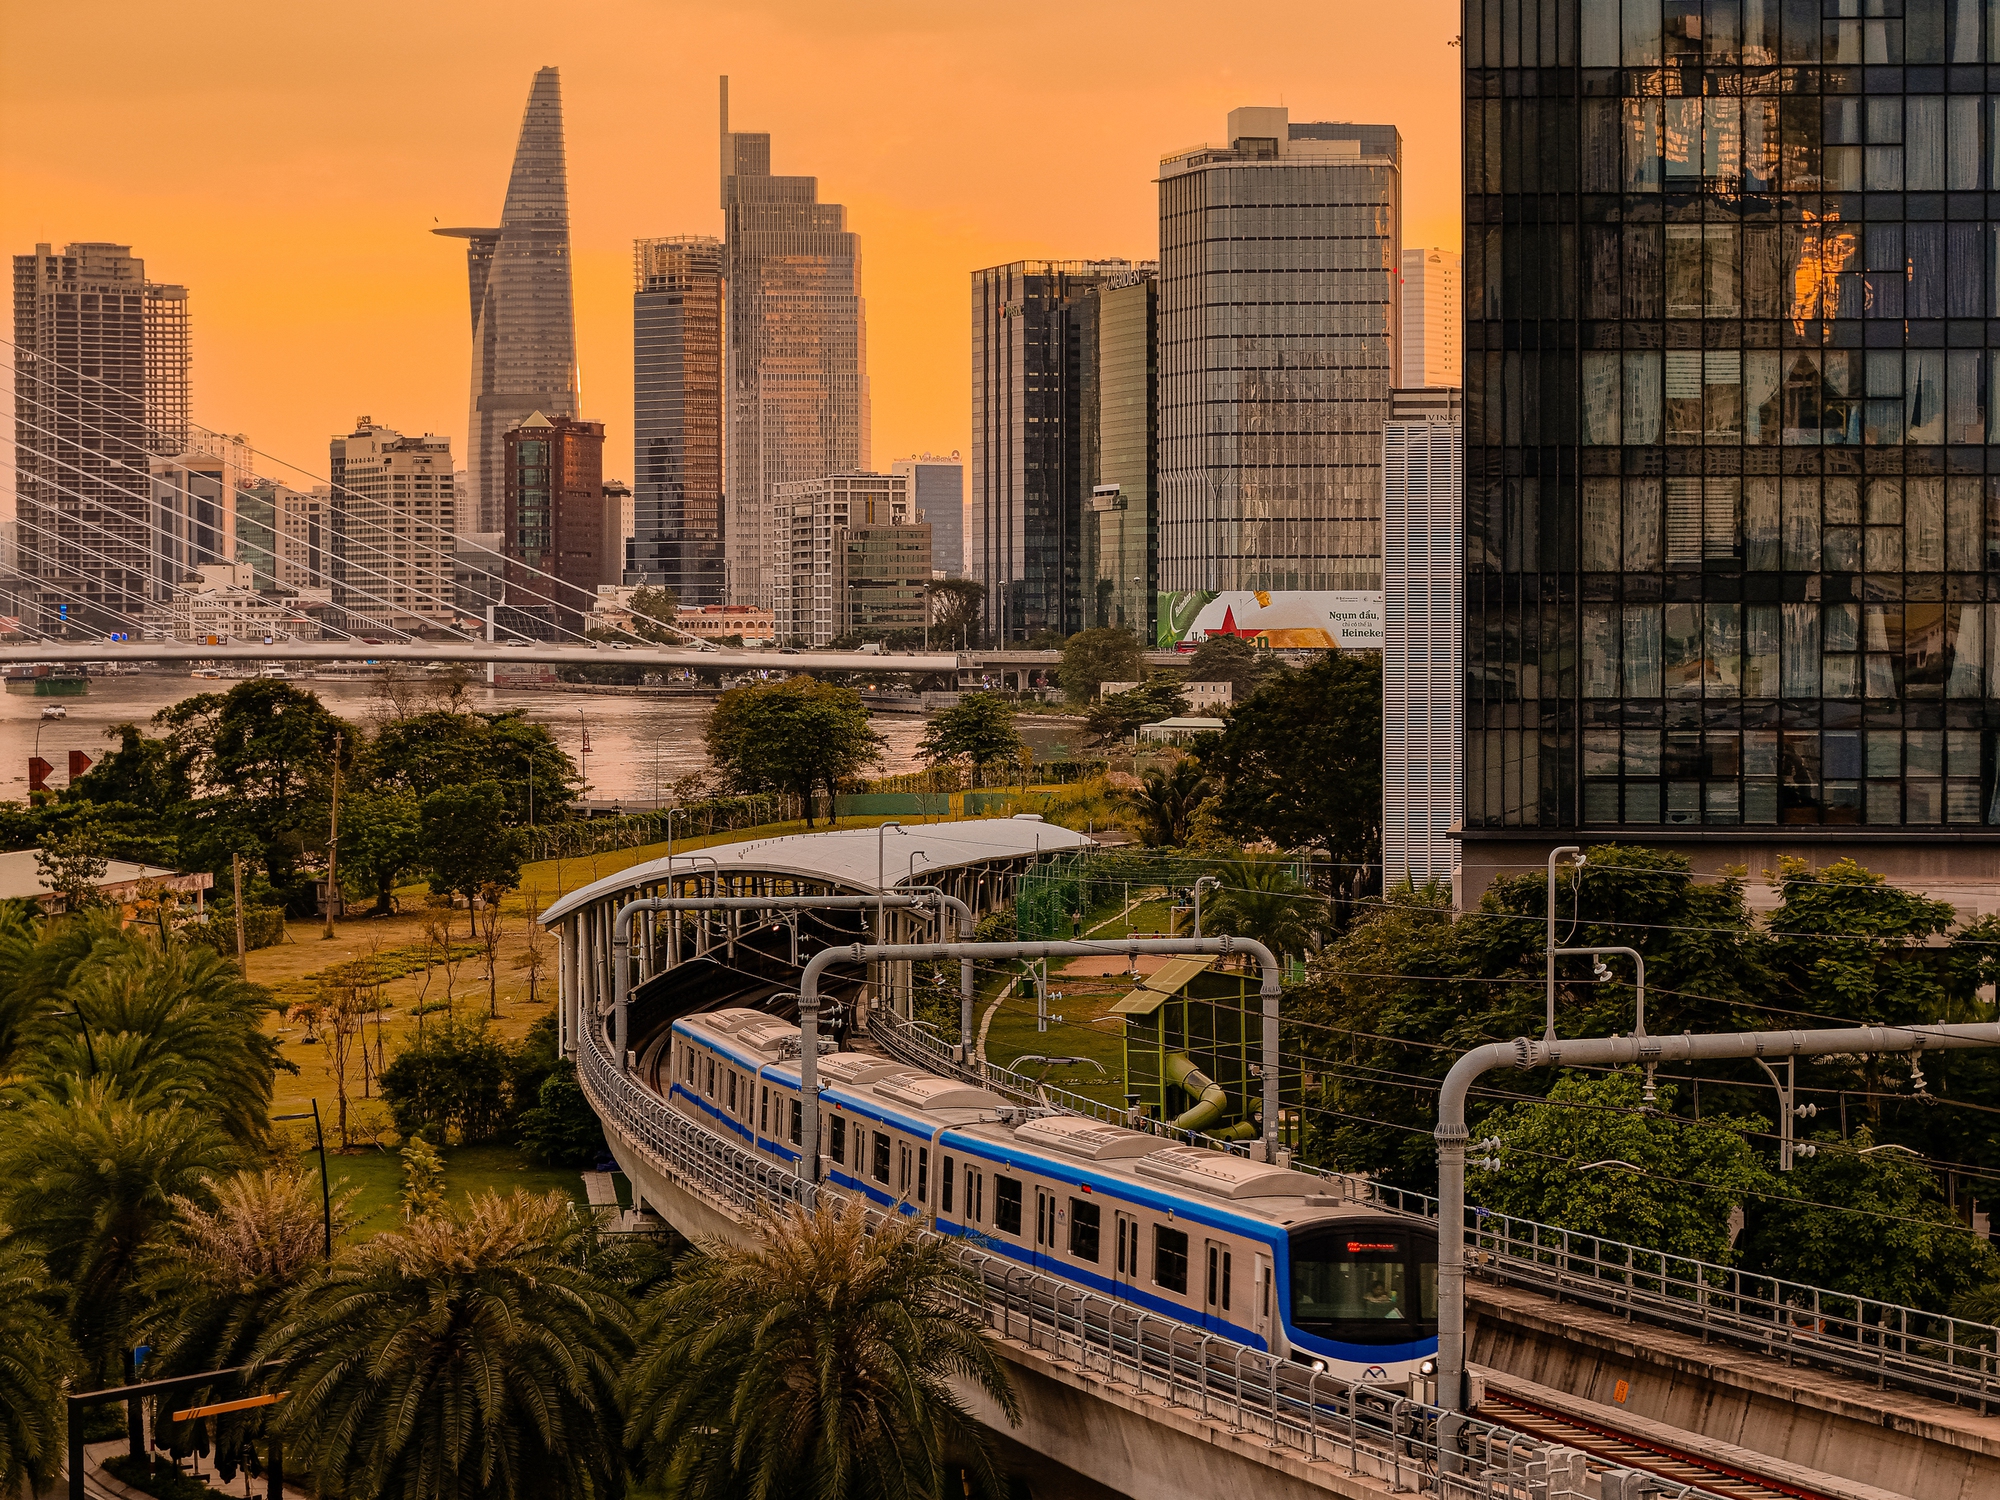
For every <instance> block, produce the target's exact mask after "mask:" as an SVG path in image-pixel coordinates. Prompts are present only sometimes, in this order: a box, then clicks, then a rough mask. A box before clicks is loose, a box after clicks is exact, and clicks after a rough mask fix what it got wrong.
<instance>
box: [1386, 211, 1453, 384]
mask: <svg viewBox="0 0 2000 1500" xmlns="http://www.w3.org/2000/svg"><path fill="white" fill-rule="evenodd" d="M1459 264H1460V257H1459V253H1458V252H1457V251H1456V250H1440V249H1438V248H1436V247H1435V246H1433V247H1432V248H1430V249H1427V250H1405V251H1404V252H1403V356H1402V376H1401V384H1402V385H1403V386H1404V387H1405V388H1406V389H1411V390H1419V389H1422V388H1424V387H1426V386H1430V387H1436V386H1447V385H1456V386H1462V385H1464V384H1465V357H1464V349H1463V347H1462V340H1463V337H1464V335H1463V333H1462V332H1461V330H1460V327H1459V325H1460V324H1461V323H1462V322H1463V321H1464V319H1465V309H1464V306H1463V304H1462V302H1461V300H1460V297H1459Z"/></svg>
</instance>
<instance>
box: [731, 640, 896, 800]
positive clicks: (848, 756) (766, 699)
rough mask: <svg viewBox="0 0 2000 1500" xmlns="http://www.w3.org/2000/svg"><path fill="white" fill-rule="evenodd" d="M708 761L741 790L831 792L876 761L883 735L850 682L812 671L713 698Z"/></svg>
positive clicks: (806, 796) (796, 793) (802, 794)
mask: <svg viewBox="0 0 2000 1500" xmlns="http://www.w3.org/2000/svg"><path fill="white" fill-rule="evenodd" d="M704 734H705V736H706V740H707V744H708V754H709V759H710V760H712V761H714V763H715V766H716V769H717V770H718V771H720V772H721V773H722V776H723V778H724V780H725V781H726V782H727V783H728V785H729V788H730V790H732V791H737V792H752V793H754V792H789V793H791V794H792V795H793V796H796V797H800V798H802V799H804V800H805V804H806V826H807V827H811V826H812V821H813V818H812V797H813V794H814V793H815V792H821V791H824V792H825V793H826V794H827V796H828V797H829V798H831V797H832V796H833V795H834V793H835V792H836V791H837V790H838V788H839V786H840V783H841V782H843V781H845V780H847V779H848V778H850V777H852V776H856V775H859V774H860V772H861V771H862V770H863V769H864V768H866V767H868V766H871V765H873V764H874V763H875V762H876V760H877V759H879V757H880V754H881V747H882V744H883V740H882V737H881V736H880V735H878V734H876V733H875V731H874V730H873V729H872V728H870V727H869V724H868V710H867V708H866V707H865V706H864V705H863V704H862V702H861V695H860V694H859V693H857V692H855V691H854V690H853V689H852V688H844V687H834V686H832V685H831V684H829V683H824V682H819V681H816V680H815V679H813V678H811V677H791V678H787V679H786V680H785V681H783V682H778V683H769V684H764V683H759V684H753V685H751V686H747V687H739V688H731V689H730V690H729V691H728V692H726V693H724V694H723V695H722V696H721V697H720V698H719V699H717V700H716V704H715V707H714V709H712V710H711V711H710V713H709V716H708V723H707V725H706V728H705V730H704Z"/></svg>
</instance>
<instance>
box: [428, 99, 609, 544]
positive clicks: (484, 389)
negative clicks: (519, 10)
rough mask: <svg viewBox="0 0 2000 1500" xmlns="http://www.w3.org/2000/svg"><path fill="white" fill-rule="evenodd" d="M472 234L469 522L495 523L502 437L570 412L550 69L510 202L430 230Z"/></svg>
mask: <svg viewBox="0 0 2000 1500" xmlns="http://www.w3.org/2000/svg"><path fill="white" fill-rule="evenodd" d="M432 233H433V234H441V235H444V236H446V237H447V238H450V239H462V240H469V241H471V243H470V244H469V245H468V246H467V247H466V265H467V270H468V273H469V278H470V283H471V291H472V410H471V416H470V419H469V423H468V428H469V430H468V433H467V439H466V441H467V446H468V448H469V449H470V450H471V451H470V452H469V453H468V454H467V455H466V458H467V462H466V469H467V471H468V472H467V478H468V480H469V481H470V484H469V490H470V493H469V494H468V495H465V496H462V497H460V498H461V501H462V503H463V504H464V506H465V512H466V516H467V519H468V520H471V519H474V518H476V520H477V522H478V527H477V529H478V530H480V531H498V530H500V528H501V520H500V513H501V507H502V505H503V504H504V503H505V500H504V497H505V492H506V482H505V479H504V478H503V475H502V470H501V467H500V460H501V452H500V448H501V438H502V434H504V433H505V432H506V431H507V430H508V429H509V428H510V427H514V426H517V425H518V424H519V423H520V422H521V421H522V420H523V419H524V418H526V417H527V416H528V415H529V414H530V413H531V412H537V411H539V412H544V413H547V414H548V415H549V416H552V417H573V416H575V415H576V403H577V371H576V318H575V314H574V310H573V308H572V305H571V296H570V267H569V179H568V175H567V171H566V169H565V166H564V161H563V122H562V82H561V78H560V75H559V74H558V72H557V70H556V69H554V68H543V69H541V70H540V71H539V72H537V73H536V74H535V82H534V86H533V87H532V88H531V89H530V90H529V91H528V109H527V113H526V114H525V115H523V116H522V118H521V139H520V143H519V144H518V145H517V146H516V147H515V149H514V169H513V172H512V174H511V175H510V176H509V177H508V179H507V200H506V203H505V205H504V206H503V207H502V208H501V210H500V224H499V227H498V228H496V229H436V230H433V231H432Z"/></svg>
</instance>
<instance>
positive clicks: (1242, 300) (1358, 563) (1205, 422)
mask: <svg viewBox="0 0 2000 1500" xmlns="http://www.w3.org/2000/svg"><path fill="white" fill-rule="evenodd" d="M1401 158H1402V147H1401V140H1400V137H1399V136H1398V135H1397V133H1396V131H1395V129H1394V128H1393V127H1391V126H1386V125H1344V124H1333V123H1327V122H1320V123H1300V124H1293V123H1291V120H1290V117H1289V114H1288V113H1287V111H1286V110H1284V109H1280V108H1256V109H1237V110H1232V111H1231V112H1230V114H1229V125H1228V132H1227V140H1226V143H1225V144H1223V145H1219V146H1197V147H1193V148H1191V149H1189V150H1186V151H1180V152H1176V153H1174V154H1173V155H1171V156H1168V157H1167V158H1165V159H1164V160H1163V161H1162V162H1161V163H1160V180H1159V187H1160V289H1159V298H1160V301H1159V327H1160V334H1159V338H1160V417H1159V421H1160V442H1159V454H1160V478H1159V483H1160V540H1159V549H1160V588H1161V589H1162V590H1165V591H1168V592H1171V593H1180V594H1187V593H1193V592H1198V591H1199V592H1206V593H1211V594H1213V593H1218V592H1221V591H1224V590H1230V589H1255V590H1268V591H1279V590H1373V589H1378V588H1380V587H1381V580H1382V543H1381V509H1380V507H1381V498H1382V492H1381V461H1382V423H1383V421H1384V419H1385V418H1386V417H1387V415H1388V399H1389V388H1390V386H1391V385H1392V384H1393V383H1394V380H1395V374H1396V350H1397V342H1398V332H1397V329H1398V323H1399V322H1400V305H1399V298H1398V296H1397V287H1396V281H1397V276H1398V272H1399V268H1400V266H1401V260H1402V255H1401V251H1402V245H1401V233H1402V231H1401V222H1402V181H1401V176H1402V170H1401Z"/></svg>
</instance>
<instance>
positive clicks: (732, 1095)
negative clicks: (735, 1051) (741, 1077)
mask: <svg viewBox="0 0 2000 1500" xmlns="http://www.w3.org/2000/svg"><path fill="white" fill-rule="evenodd" d="M729 1112H730V1113H731V1114H732V1115H733V1114H735V1113H736V1070H735V1069H734V1068H732V1069H730V1071H729Z"/></svg>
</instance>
